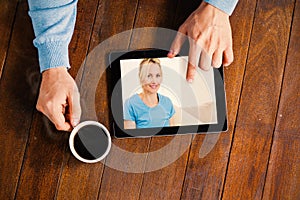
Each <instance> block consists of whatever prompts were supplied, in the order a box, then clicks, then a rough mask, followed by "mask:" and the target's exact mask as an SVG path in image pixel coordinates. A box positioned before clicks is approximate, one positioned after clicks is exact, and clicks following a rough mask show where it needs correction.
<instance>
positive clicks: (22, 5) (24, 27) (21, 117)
mask: <svg viewBox="0 0 300 200" xmlns="http://www.w3.org/2000/svg"><path fill="white" fill-rule="evenodd" d="M15 3H16V2H10V3H8V2H6V3H4V2H2V1H1V4H2V5H3V4H4V5H7V6H8V7H4V8H6V9H8V8H10V9H11V10H4V11H3V12H4V13H1V16H2V14H4V15H5V13H7V12H11V13H10V14H9V16H10V17H11V14H12V15H14V14H13V13H14V12H15V5H14V4H15ZM12 5H13V6H12ZM27 10H28V7H27V4H26V1H20V2H19V6H18V9H17V11H16V12H17V14H16V20H15V24H14V26H13V32H12V36H11V40H10V43H9V45H10V46H9V47H10V48H9V51H8V53H7V59H6V62H5V66H4V68H5V70H4V71H3V74H2V79H1V80H0V139H1V141H2V142H1V143H0V149H1V151H0V157H1V159H0V184H1V190H0V199H14V197H15V192H16V190H17V184H18V180H19V175H20V170H21V168H22V161H23V157H24V153H25V148H26V143H27V140H28V134H29V130H30V128H31V122H32V114H33V110H34V105H35V104H34V102H35V98H36V93H37V89H38V84H39V68H38V61H37V58H36V56H34V55H35V54H36V51H35V49H34V47H33V45H32V40H33V38H34V35H33V30H32V29H31V28H30V27H31V22H30V19H29V16H28V14H27ZM10 17H8V18H7V20H8V21H7V22H4V21H2V20H1V24H3V25H4V26H3V27H1V28H0V30H1V33H0V35H1V37H2V36H3V37H4V38H3V39H4V40H6V41H4V40H1V45H2V44H3V46H1V52H5V51H6V50H7V48H6V47H7V44H5V43H7V42H8V40H7V39H8V38H5V37H6V36H5V35H6V34H7V33H9V32H10V27H9V26H8V24H9V23H11V20H12V19H10ZM7 23H8V24H7ZM5 24H6V25H5ZM5 27H6V28H7V30H5V32H6V33H3V32H2V31H4V30H3V29H2V28H5ZM1 39H2V38H1ZM2 42H4V43H2ZM2 47H3V49H2ZM2 50H4V51H2ZM5 54H6V53H5ZM1 56H4V57H2V58H1V59H5V56H6V55H4V54H2V55H1ZM2 61H3V60H2ZM1 67H2V66H1Z"/></svg>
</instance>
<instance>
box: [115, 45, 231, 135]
mask: <svg viewBox="0 0 300 200" xmlns="http://www.w3.org/2000/svg"><path fill="white" fill-rule="evenodd" d="M167 54H168V51H166V50H160V49H147V50H135V51H119V52H111V53H110V54H109V65H110V74H111V77H110V80H111V83H110V84H111V85H110V86H111V88H112V89H111V91H110V92H111V93H110V97H111V102H110V103H111V104H110V107H111V109H110V110H111V115H112V119H113V123H112V130H113V132H114V136H115V137H116V138H130V137H151V136H162V135H176V134H187V133H215V132H222V131H227V111H226V98H225V87H224V78H223V67H220V68H214V69H213V72H214V80H215V97H216V107H217V123H214V124H199V125H189V126H169V127H159V128H138V129H124V127H123V124H124V123H123V122H124V120H123V99H122V83H121V81H120V80H121V65H120V60H124V59H140V58H161V57H167ZM178 56H183V55H178ZM118 124H121V125H122V127H120V126H118Z"/></svg>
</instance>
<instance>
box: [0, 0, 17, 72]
mask: <svg viewBox="0 0 300 200" xmlns="http://www.w3.org/2000/svg"><path fill="white" fill-rule="evenodd" d="M17 5H18V1H17V0H14V1H0V8H1V12H0V47H1V48H0V78H1V75H2V70H3V67H4V64H5V60H6V56H7V52H8V45H9V40H10V36H11V32H12V27H13V21H14V17H15V14H16V9H17Z"/></svg>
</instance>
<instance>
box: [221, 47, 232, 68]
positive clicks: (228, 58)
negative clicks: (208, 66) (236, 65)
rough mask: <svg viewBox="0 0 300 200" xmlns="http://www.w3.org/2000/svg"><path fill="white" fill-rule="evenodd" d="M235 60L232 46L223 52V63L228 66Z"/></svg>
mask: <svg viewBox="0 0 300 200" xmlns="http://www.w3.org/2000/svg"><path fill="white" fill-rule="evenodd" d="M232 62H233V50H232V48H231V47H229V48H227V49H225V51H224V53H223V65H224V66H228V65H230V64H231V63H232Z"/></svg>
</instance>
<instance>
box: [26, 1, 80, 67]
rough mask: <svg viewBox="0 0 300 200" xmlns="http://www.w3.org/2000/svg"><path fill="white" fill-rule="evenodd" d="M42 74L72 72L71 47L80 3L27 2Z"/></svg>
mask: <svg viewBox="0 0 300 200" xmlns="http://www.w3.org/2000/svg"><path fill="white" fill-rule="evenodd" d="M28 4H29V16H30V17H31V20H32V25H33V29H34V34H35V39H34V40H33V44H34V46H35V47H36V48H37V49H38V56H39V64H40V71H41V72H43V71H45V70H47V69H50V68H54V67H59V66H65V67H67V68H70V63H69V53H68V46H69V43H70V41H71V38H72V35H73V32H74V26H75V21H76V12H77V0H28Z"/></svg>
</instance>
